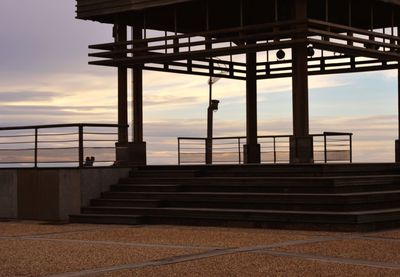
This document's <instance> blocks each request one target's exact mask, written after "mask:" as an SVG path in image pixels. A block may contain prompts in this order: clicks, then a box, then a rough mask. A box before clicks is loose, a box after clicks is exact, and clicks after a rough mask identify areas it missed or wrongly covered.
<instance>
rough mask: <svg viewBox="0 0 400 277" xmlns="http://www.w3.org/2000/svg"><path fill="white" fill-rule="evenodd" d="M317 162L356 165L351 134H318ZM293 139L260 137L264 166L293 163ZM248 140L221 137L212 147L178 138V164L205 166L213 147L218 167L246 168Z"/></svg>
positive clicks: (315, 140)
mask: <svg viewBox="0 0 400 277" xmlns="http://www.w3.org/2000/svg"><path fill="white" fill-rule="evenodd" d="M311 136H312V137H313V148H314V161H315V162H317V163H329V162H349V163H352V162H353V158H352V136H353V134H351V133H333V132H325V133H323V134H314V135H311ZM290 137H291V136H287V135H282V136H259V137H258V143H259V144H260V148H261V163H271V164H277V163H289V162H290ZM245 144H246V137H217V138H213V139H212V143H207V139H206V138H193V137H180V138H178V164H179V165H181V164H205V163H206V152H207V149H206V147H207V145H212V146H211V147H212V151H211V152H212V161H213V163H214V164H243V163H244V151H243V149H244V145H245Z"/></svg>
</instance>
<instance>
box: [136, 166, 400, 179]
mask: <svg viewBox="0 0 400 277" xmlns="http://www.w3.org/2000/svg"><path fill="white" fill-rule="evenodd" d="M135 170H136V171H140V172H146V173H147V172H152V171H175V172H179V171H181V170H182V171H187V170H194V171H197V172H198V173H199V174H200V175H202V176H220V177H226V176H236V177H239V176H253V177H255V176H269V177H271V176H278V177H279V176H282V177H288V176H294V177H300V176H310V177H317V176H348V175H354V173H356V174H357V175H368V176H372V175H388V174H393V175H398V174H399V173H400V167H399V166H398V165H397V164H394V163H370V164H365V163H360V164H358V163H353V164H347V163H345V164H303V165H301V164H299V165H295V166H293V165H289V164H275V165H268V164H248V165H184V166H173V165H171V166H145V167H137V168H135Z"/></svg>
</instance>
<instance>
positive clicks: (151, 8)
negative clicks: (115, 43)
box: [77, 0, 400, 33]
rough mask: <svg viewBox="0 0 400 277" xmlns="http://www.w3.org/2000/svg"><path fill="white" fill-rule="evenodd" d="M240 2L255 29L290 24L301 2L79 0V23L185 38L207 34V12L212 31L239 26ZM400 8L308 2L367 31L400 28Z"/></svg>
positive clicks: (367, 2)
mask: <svg viewBox="0 0 400 277" xmlns="http://www.w3.org/2000/svg"><path fill="white" fill-rule="evenodd" d="M241 1H243V23H244V25H252V24H261V23H268V22H273V21H275V20H276V15H277V16H278V20H288V19H291V18H292V11H291V10H292V9H291V7H292V6H293V1H296V0H277V1H276V0H209V1H206V0H77V17H78V18H80V19H88V20H95V21H99V22H103V23H115V22H116V21H117V20H119V21H123V22H124V23H126V24H127V25H135V24H136V25H137V24H143V22H145V25H146V28H148V29H155V30H163V31H178V32H180V33H186V32H196V31H204V30H205V28H206V25H207V23H206V22H207V19H206V18H207V17H206V14H207V10H208V15H209V28H210V29H211V30H213V29H215V30H216V29H223V28H229V27H237V26H240V22H241V13H240V7H241V5H242V4H241ZM276 2H277V3H278V6H277V8H276V7H275V3H276ZM326 2H327V3H328V6H326V4H325V3H326ZM207 3H208V4H207ZM349 3H351V4H349ZM207 5H208V8H207ZM350 6H351V12H350V9H349V7H350ZM398 6H400V0H329V1H326V0H309V5H308V16H309V17H310V18H312V19H318V20H328V21H329V22H332V23H337V24H342V25H351V26H353V27H356V28H362V29H371V25H373V27H374V28H382V27H390V26H392V24H393V23H394V24H395V26H398V25H400V13H399V7H398ZM327 10H328V15H327V14H326V11H327ZM350 14H351V20H350V16H349V15H350Z"/></svg>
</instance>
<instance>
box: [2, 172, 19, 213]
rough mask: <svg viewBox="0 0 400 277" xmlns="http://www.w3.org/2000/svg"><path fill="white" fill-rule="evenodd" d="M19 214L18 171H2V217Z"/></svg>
mask: <svg viewBox="0 0 400 277" xmlns="http://www.w3.org/2000/svg"><path fill="white" fill-rule="evenodd" d="M17 216H18V201H17V171H16V170H1V171H0V218H16V217H17Z"/></svg>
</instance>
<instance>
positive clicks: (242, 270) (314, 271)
mask: <svg viewBox="0 0 400 277" xmlns="http://www.w3.org/2000/svg"><path fill="white" fill-rule="evenodd" d="M101 276H103V277H131V276H135V277H136V276H137V277H141V276H143V277H145V276H163V277H168V276H176V277H180V276H188V277H189V276H190V277H196V276H201V277H209V276H229V277H233V276H237V277H243V276H263V277H266V276H273V277H291V276H296V277H307V276H324V277H325V276H332V277H347V276H348V277H354V276H360V277H378V276H400V270H390V269H376V268H371V267H366V266H354V265H343V264H335V263H328V262H320V261H309V260H303V259H298V258H286V257H285V258H282V257H274V256H269V255H265V254H236V255H229V256H221V257H216V258H209V259H205V260H199V261H195V262H188V263H180V264H173V265H166V266H159V267H149V268H145V269H139V270H130V271H120V272H116V273H109V274H104V275H101Z"/></svg>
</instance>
